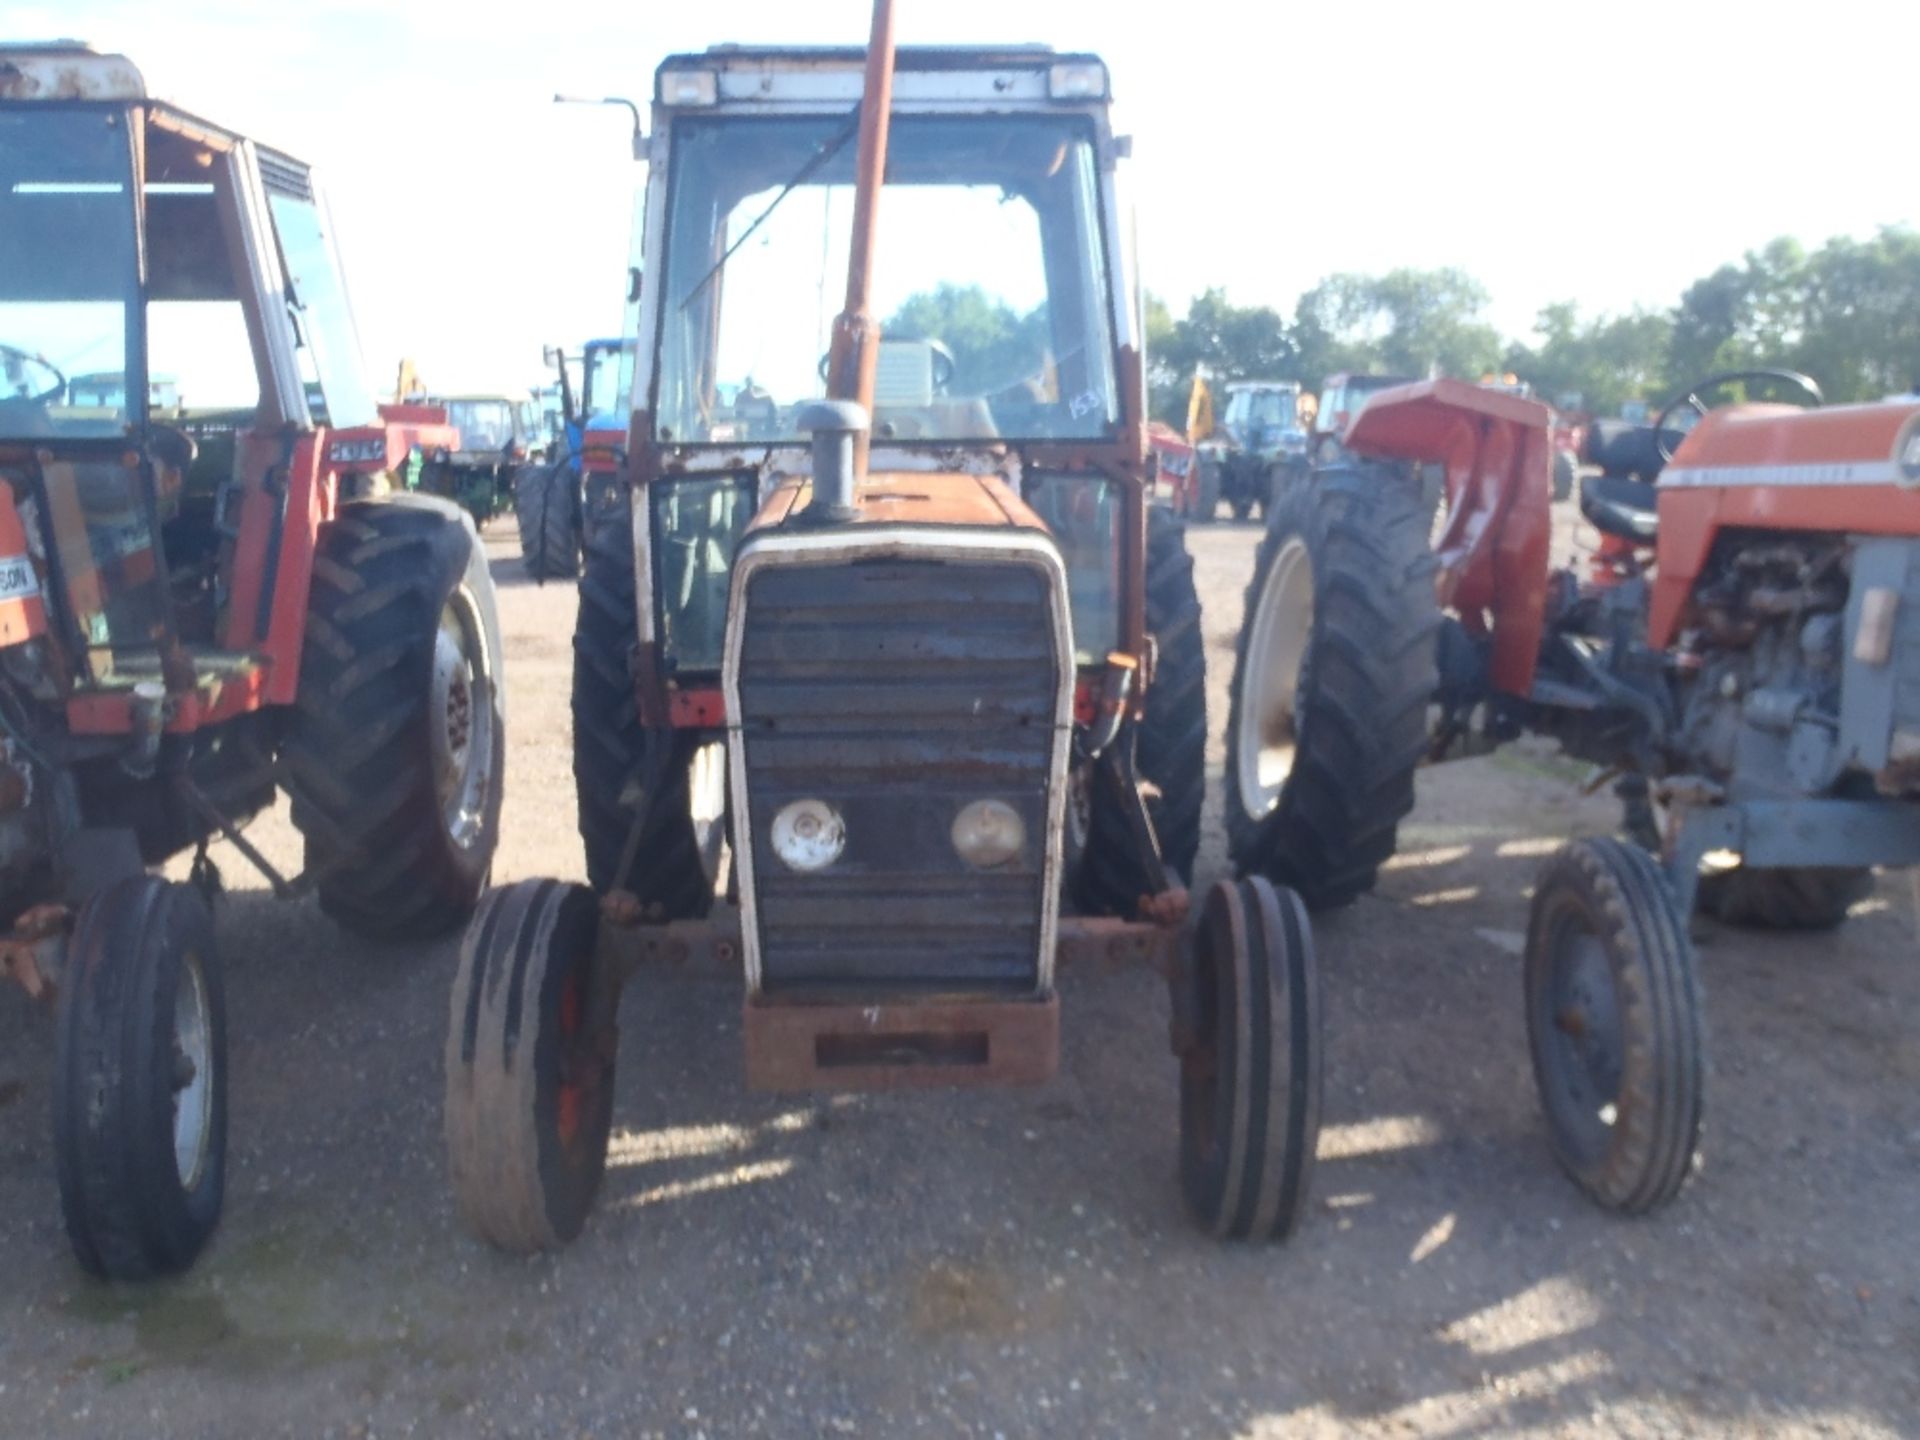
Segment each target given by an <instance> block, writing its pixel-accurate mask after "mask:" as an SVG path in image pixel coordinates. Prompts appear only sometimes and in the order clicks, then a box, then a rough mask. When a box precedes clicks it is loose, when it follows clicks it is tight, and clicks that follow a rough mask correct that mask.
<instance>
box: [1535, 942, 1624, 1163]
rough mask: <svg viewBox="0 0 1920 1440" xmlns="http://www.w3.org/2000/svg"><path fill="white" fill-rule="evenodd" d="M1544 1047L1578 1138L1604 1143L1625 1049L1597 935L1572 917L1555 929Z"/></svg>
mask: <svg viewBox="0 0 1920 1440" xmlns="http://www.w3.org/2000/svg"><path fill="white" fill-rule="evenodd" d="M1552 957H1553V965H1552V978H1551V982H1550V984H1551V990H1550V996H1549V999H1550V1005H1551V1012H1550V1013H1551V1016H1552V1022H1553V1023H1552V1029H1551V1031H1550V1037H1551V1038H1550V1040H1549V1043H1548V1046H1547V1051H1548V1057H1549V1071H1550V1074H1551V1079H1552V1085H1553V1088H1554V1090H1555V1092H1556V1097H1555V1098H1556V1099H1557V1100H1558V1102H1559V1104H1560V1106H1561V1107H1562V1109H1563V1113H1564V1114H1565V1116H1566V1118H1567V1120H1568V1121H1569V1122H1570V1123H1571V1124H1572V1125H1573V1127H1574V1129H1575V1132H1576V1134H1577V1136H1578V1137H1579V1139H1580V1140H1581V1142H1582V1143H1583V1144H1585V1145H1587V1146H1589V1147H1592V1148H1594V1149H1596V1150H1597V1149H1599V1148H1603V1147H1604V1146H1605V1144H1606V1143H1607V1140H1608V1137H1609V1135H1610V1132H1611V1131H1612V1129H1613V1126H1614V1122H1615V1120H1616V1118H1617V1116H1618V1113H1619V1110H1618V1104H1619V1098H1620V1078H1621V1069H1622V1065H1623V1057H1624V1053H1625V1036H1624V1034H1623V1031H1622V1027H1621V1020H1620V1002H1619V995H1618V993H1617V991H1616V990H1615V988H1614V982H1613V967H1612V965H1611V963H1610V962H1609V961H1608V959H1607V953H1606V947H1605V946H1604V945H1603V944H1602V943H1601V941H1600V938H1599V937H1598V936H1597V935H1595V934H1594V933H1593V932H1592V931H1591V930H1589V929H1588V928H1586V926H1585V925H1583V924H1580V923H1578V922H1577V921H1576V920H1575V919H1574V918H1573V917H1566V918H1565V919H1563V920H1562V922H1561V924H1560V925H1559V926H1558V927H1557V928H1556V931H1555V934H1554V939H1553V949H1552Z"/></svg>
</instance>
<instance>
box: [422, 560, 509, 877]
mask: <svg viewBox="0 0 1920 1440" xmlns="http://www.w3.org/2000/svg"><path fill="white" fill-rule="evenodd" d="M492 688H493V687H492V681H491V679H490V678H489V676H488V672H487V652H486V642H485V639H484V631H483V630H482V629H481V626H480V622H479V614H478V611H477V609H476V608H475V606H474V603H473V597H472V596H471V595H470V594H469V593H468V592H467V590H466V589H465V588H464V587H463V588H462V589H460V590H459V591H458V592H456V593H455V594H454V595H453V596H452V597H451V598H450V599H449V600H448V601H447V604H446V606H445V608H444V609H442V611H441V612H440V625H439V628H438V629H437V630H436V631H435V632H434V640H433V696H432V707H433V708H432V712H431V716H430V720H429V731H430V733H431V735H432V740H433V765H434V788H435V791H436V793H437V794H438V796H439V799H440V809H441V819H442V823H443V824H444V825H445V826H446V830H447V835H448V837H449V838H450V839H452V841H453V842H454V844H456V845H458V846H459V847H460V848H461V849H463V850H464V849H470V848H472V846H473V845H474V844H476V843H477V842H478V841H479V839H480V832H481V830H482V829H483V828H484V826H485V820H486V812H487V802H488V798H489V795H490V793H491V789H492V784H493V748H494V746H493V725H494V715H493V703H492Z"/></svg>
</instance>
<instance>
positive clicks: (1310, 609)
mask: <svg viewBox="0 0 1920 1440" xmlns="http://www.w3.org/2000/svg"><path fill="white" fill-rule="evenodd" d="M1427 529H1428V522H1427V517H1426V515H1425V514H1424V513H1423V511H1422V509H1421V498H1420V495H1419V493H1418V489H1417V487H1416V486H1415V485H1414V484H1413V483H1412V482H1411V481H1410V480H1409V479H1408V478H1407V477H1406V476H1405V475H1403V474H1401V473H1399V472H1397V471H1395V470H1393V469H1391V468H1390V467H1387V466H1382V465H1374V464H1368V463H1363V462H1354V461H1342V462H1340V463H1338V464H1335V465H1331V466H1327V467H1324V468H1322V469H1320V470H1318V471H1316V472H1314V475H1313V477H1312V478H1311V480H1310V481H1309V482H1308V483H1306V484H1303V485H1297V486H1294V487H1292V488H1291V489H1290V490H1289V491H1288V493H1287V494H1286V496H1285V497H1284V498H1283V499H1282V501H1281V502H1280V504H1279V505H1278V506H1277V507H1276V508H1275V510H1274V513H1273V516H1272V519H1271V522H1270V523H1269V525H1268V526H1267V533H1266V537H1265V538H1264V539H1263V540H1262V541H1261V543H1260V550H1259V553H1258V554H1257V555H1256V557H1255V559H1254V570H1253V579H1252V582H1251V583H1250V584H1249V585H1248V587H1247V600H1246V610H1245V619H1244V620H1243V622H1242V625H1241V629H1240V638H1239V645H1238V653H1237V655H1236V657H1235V665H1234V673H1233V686H1232V693H1231V702H1230V707H1229V711H1228V716H1227V774H1226V820H1227V843H1228V848H1229V850H1230V851H1231V854H1232V857H1233V861H1234V864H1235V866H1236V867H1237V868H1239V869H1240V870H1242V871H1252V872H1255V873H1258V874H1262V875H1265V876H1267V877H1268V878H1269V879H1271V880H1273V881H1275V882H1276V883H1278V884H1284V885H1291V886H1293V887H1294V888H1295V889H1297V890H1298V891H1299V892H1300V895H1301V897H1302V898H1303V899H1304V900H1305V901H1306V903H1307V904H1308V905H1309V906H1311V907H1313V908H1314V909H1321V908H1324V907H1327V906H1333V905H1342V904H1345V903H1347V902H1348V901H1350V900H1352V899H1354V898H1355V897H1356V896H1358V895H1360V894H1361V893H1362V892H1364V891H1366V890H1369V889H1371V888H1372V886H1373V882H1374V879H1375V877H1376V875H1377V874H1378V872H1379V868H1380V866H1381V864H1382V863H1383V862H1384V861H1385V860H1386V859H1387V858H1388V857H1389V856H1390V855H1392V854H1393V849H1394V845H1395V843H1396V839H1397V827H1398V825H1399V822H1400V820H1401V818H1402V817H1403V816H1405V815H1406V814H1407V812H1408V811H1410V810H1411V809H1412V808H1413V775H1414V771H1415V769H1416V768H1418V766H1419V763H1420V758H1421V756H1422V754H1424V752H1425V749H1426V744H1427V706H1428V702H1429V701H1430V700H1431V698H1432V696H1433V693H1434V688H1435V686H1436V684H1437V683H1438V673H1437V668H1436V659H1435V655H1436V635H1437V633H1438V630H1439V625H1440V611H1439V607H1438V605H1437V604H1436V602H1435V600H1434V594H1433V565H1434V561H1433V556H1432V552H1431V550H1430V548H1429V546H1428V544H1427Z"/></svg>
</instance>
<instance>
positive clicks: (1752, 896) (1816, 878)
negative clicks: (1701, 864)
mask: <svg viewBox="0 0 1920 1440" xmlns="http://www.w3.org/2000/svg"><path fill="white" fill-rule="evenodd" d="M1872 891H1873V872H1872V871H1871V870H1862V869H1852V868H1844V867H1827V866H1813V865H1805V866H1794V867H1787V868H1781V869H1761V868H1758V867H1753V868H1749V867H1747V866H1745V865H1741V866H1736V867H1735V868H1734V869H1731V870H1722V871H1720V872H1718V873H1716V874H1709V875H1702V876H1701V877H1700V901H1699V909H1700V911H1701V913H1703V914H1706V915H1711V916H1712V917H1713V918H1714V919H1716V920H1718V921H1720V922H1721V923H1722V924H1726V925H1741V926H1745V927H1748V928H1750V929H1756V930H1833V929H1837V928H1838V927H1839V926H1840V925H1841V924H1842V923H1844V922H1845V920H1846V918H1847V911H1848V910H1850V909H1851V908H1852V907H1853V906H1854V905H1855V904H1857V903H1858V902H1859V901H1862V900H1864V899H1866V898H1867V896H1868V895H1869V894H1871V893H1872Z"/></svg>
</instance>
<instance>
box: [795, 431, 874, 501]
mask: <svg viewBox="0 0 1920 1440" xmlns="http://www.w3.org/2000/svg"><path fill="white" fill-rule="evenodd" d="M794 423H795V424H796V425H797V426H798V427H799V428H800V429H801V430H802V431H805V432H807V433H808V434H811V435H812V436H813V497H812V498H811V499H810V500H809V501H808V502H807V505H806V508H805V509H804V510H802V511H800V512H799V513H798V514H797V515H795V516H794V519H795V520H798V521H800V522H802V523H804V524H808V525H832V524H837V523H840V522H843V521H847V520H851V519H852V518H853V517H854V516H855V515H856V514H858V513H859V507H858V506H857V505H855V504H854V500H853V491H854V483H855V467H856V465H857V464H858V459H857V454H858V451H859V449H860V444H861V441H862V440H864V439H865V438H866V433H867V411H866V407H865V406H864V405H860V404H857V403H855V402H854V401H852V400H816V401H815V402H814V403H813V404H811V405H809V406H807V407H806V409H804V410H802V411H801V412H800V413H799V415H798V416H796V417H795V422H794Z"/></svg>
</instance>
